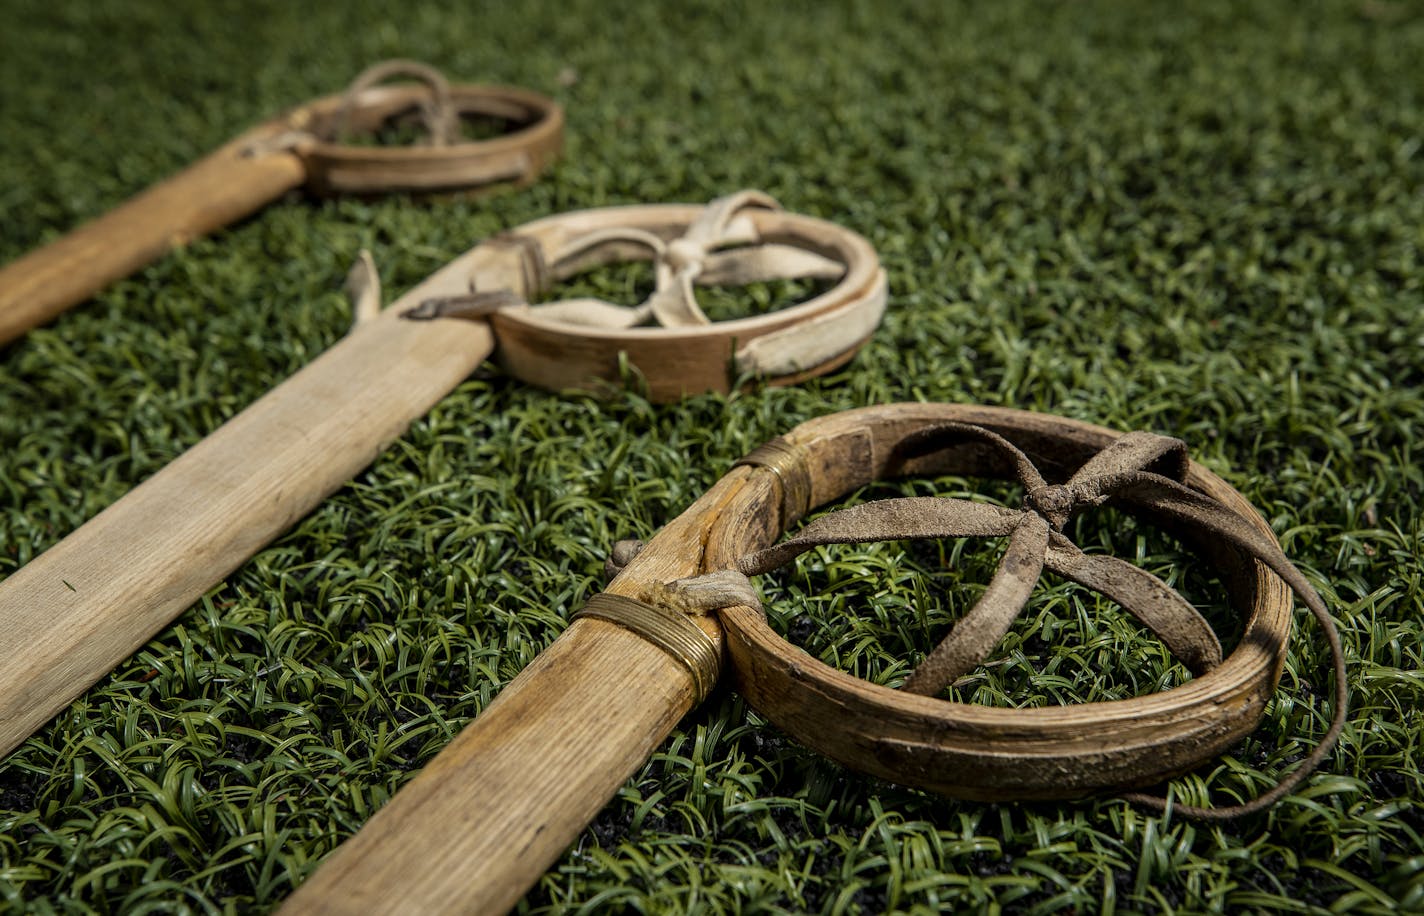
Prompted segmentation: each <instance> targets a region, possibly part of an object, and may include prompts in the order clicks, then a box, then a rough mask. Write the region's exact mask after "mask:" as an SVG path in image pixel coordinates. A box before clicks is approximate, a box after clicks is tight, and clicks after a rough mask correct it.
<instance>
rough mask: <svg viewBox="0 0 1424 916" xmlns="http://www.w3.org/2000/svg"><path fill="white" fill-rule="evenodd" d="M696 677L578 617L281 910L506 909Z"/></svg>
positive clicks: (678, 708) (669, 720)
mask: <svg viewBox="0 0 1424 916" xmlns="http://www.w3.org/2000/svg"><path fill="white" fill-rule="evenodd" d="M690 685H691V680H690V678H689V676H688V674H687V669H685V668H683V667H682V666H681V665H679V664H678V663H676V662H674V661H673V660H672V658H671V657H670V656H668V655H666V654H664V653H663V652H662V650H661V649H658V648H657V647H655V646H653V645H652V644H651V643H649V642H647V641H646V640H644V639H643V638H641V637H639V636H635V635H634V634H632V633H630V632H628V631H627V630H624V629H622V628H621V627H618V626H616V625H614V624H610V623H606V622H604V621H602V620H579V621H575V622H574V624H573V625H572V626H571V627H570V628H569V629H568V631H567V632H565V633H564V635H563V636H561V637H559V639H558V640H556V641H555V642H554V644H553V645H552V646H550V647H549V648H548V649H546V650H545V651H544V652H542V653H541V654H540V655H539V657H538V658H537V659H535V661H534V662H533V663H532V664H530V665H529V667H527V668H525V669H524V671H522V672H521V673H520V675H519V677H517V678H516V679H515V680H514V681H513V682H511V683H510V685H509V686H508V687H507V688H505V690H504V691H503V692H502V693H501V694H500V696H499V699H498V700H497V701H496V702H495V703H493V704H491V706H490V707H489V708H488V709H487V710H485V711H484V712H483V713H482V714H481V715H480V717H479V718H478V719H476V720H475V721H474V723H473V724H472V725H470V726H469V727H467V728H466V729H465V730H464V731H462V732H461V733H460V734H459V735H458V736H456V738H455V740H454V741H453V742H451V744H450V746H449V747H447V748H446V749H445V750H443V751H441V752H440V754H439V756H437V757H436V758H435V760H434V761H433V762H432V763H431V764H430V765H429V766H428V767H426V768H425V769H424V770H422V771H421V773H420V775H418V776H417V777H416V778H415V779H414V780H413V781H412V782H411V783H410V784H409V785H407V786H405V787H404V788H402V789H401V790H400V792H399V793H398V794H397V795H396V796H395V798H393V799H392V800H391V801H390V802H389V803H388V804H387V805H386V806H385V807H384V808H382V809H381V810H380V811H378V812H377V813H376V814H375V816H373V817H372V818H371V820H370V821H369V822H368V823H367V824H366V825H365V826H364V827H362V828H361V830H360V832H359V833H357V834H356V835H355V836H354V837H352V838H351V839H350V840H348V841H347V842H346V843H344V844H342V845H341V846H340V847H339V848H338V849H337V851H336V852H335V853H333V854H332V856H331V858H329V859H328V860H327V861H326V862H325V863H323V865H322V866H321V868H320V869H318V870H317V872H316V873H315V874H314V875H313V876H312V877H311V878H309V879H308V880H307V881H306V883H304V884H303V885H302V886H301V887H299V888H298V889H297V892H296V893H295V894H294V895H293V896H292V897H291V898H290V899H289V900H288V901H287V903H286V905H285V906H284V907H283V908H282V909H281V911H280V912H281V913H282V914H284V916H292V914H302V913H310V914H335V913H342V914H346V913H350V914H368V913H369V914H377V913H422V914H433V913H502V912H505V911H506V910H508V909H509V908H510V907H512V906H514V904H515V903H517V902H518V901H519V898H520V897H522V896H523V895H524V894H525V892H526V891H527V890H528V889H529V888H530V887H531V886H533V884H534V883H535V882H536V881H538V880H539V876H540V875H542V874H544V872H546V871H548V869H549V867H550V866H551V865H553V864H554V862H555V861H557V860H558V858H559V856H560V855H562V854H563V853H564V850H566V849H567V848H568V847H569V844H571V843H572V842H573V841H574V840H575V839H576V838H577V837H578V835H579V833H580V831H582V830H583V829H584V827H585V826H587V824H588V823H589V822H590V821H591V820H593V817H594V815H596V814H597V813H598V811H599V810H600V809H601V808H602V807H603V806H604V805H605V804H607V803H608V799H610V798H611V797H613V795H614V793H616V792H617V791H618V787H619V786H621V785H623V783H624V782H625V781H627V779H628V777H629V776H631V775H632V774H633V773H634V771H636V770H637V769H638V767H640V766H642V765H643V763H644V762H645V761H646V760H647V759H648V757H649V755H651V754H652V752H653V751H654V750H655V749H656V748H657V746H658V745H659V744H660V743H662V740H663V739H664V738H665V737H666V736H667V734H668V733H669V732H670V731H672V728H673V726H674V725H676V724H677V721H678V719H680V718H681V717H682V715H683V714H684V713H686V712H687V710H688V708H689V707H690V706H691V705H692V693H691V688H690Z"/></svg>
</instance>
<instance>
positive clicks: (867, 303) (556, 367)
mask: <svg viewBox="0 0 1424 916" xmlns="http://www.w3.org/2000/svg"><path fill="white" fill-rule="evenodd" d="M702 211H703V208H702V207H700V206H692V205H687V204H654V205H646V206H628V207H606V208H600V209H596V210H583V211H579V212H575V213H567V214H561V215H558V216H550V217H546V218H544V219H540V220H537V221H535V222H532V223H528V224H526V225H523V226H520V227H519V228H517V229H514V230H512V231H511V232H508V233H506V234H505V235H503V236H501V237H499V238H498V239H496V240H493V241H491V242H488V243H486V244H487V245H490V246H492V247H499V248H501V249H502V252H503V256H504V257H509V258H518V259H524V260H525V261H526V262H532V263H529V264H528V266H529V269H527V270H525V271H524V272H523V274H524V276H525V278H526V279H525V282H524V283H523V284H522V285H521V288H520V289H518V290H516V292H518V293H519V294H520V295H521V296H523V297H524V298H526V299H528V300H529V301H536V300H537V299H538V298H540V297H541V296H543V295H545V294H546V293H547V292H548V291H549V289H550V288H551V287H552V285H553V284H554V283H555V282H556V281H560V280H566V279H568V278H569V277H571V276H573V275H575V274H577V273H580V272H582V271H585V270H588V269H590V268H593V267H596V266H599V265H602V264H609V263H614V262H618V261H631V260H639V259H643V260H646V259H647V258H648V257H649V253H648V251H647V250H646V249H644V248H641V247H639V246H636V245H629V244H626V243H621V242H614V243H610V244H606V245H602V246H600V247H598V248H595V249H593V250H591V251H590V252H588V253H587V255H585V256H583V257H580V258H578V259H576V260H574V261H571V262H570V263H568V264H566V265H563V266H561V267H559V268H558V269H554V270H546V269H545V268H544V265H548V264H553V263H554V259H555V255H556V253H557V252H558V251H560V250H561V249H562V248H563V247H564V245H565V244H567V243H568V242H569V241H571V240H573V239H576V238H578V237H580V236H585V235H588V234H590V233H594V232H599V231H602V230H605V229H612V228H619V229H629V228H632V229H641V230H644V231H646V232H649V233H652V234H653V235H656V236H657V237H659V238H661V239H663V240H664V241H666V240H669V239H673V238H676V237H677V236H679V235H681V234H682V232H683V231H685V230H686V229H687V227H688V226H689V225H691V224H692V222H693V221H694V220H695V219H696V218H697V217H698V216H699V215H700V214H701V213H702ZM742 218H745V219H748V220H750V221H751V223H752V224H753V225H754V226H755V228H756V230H757V232H758V233H759V235H760V236H761V240H762V241H763V242H769V243H779V244H785V245H791V246H795V247H798V248H802V249H806V250H809V251H812V252H815V253H816V254H819V255H822V256H823V257H826V258H829V259H831V260H833V261H836V262H839V263H840V264H843V265H844V266H845V273H844V275H843V276H842V277H841V278H840V280H839V281H837V282H836V284H835V286H834V287H832V288H831V289H829V290H826V291H825V292H823V293H821V294H820V295H818V296H815V297H813V298H811V299H809V300H807V301H805V302H800V303H797V304H795V305H792V306H789V307H787V308H784V309H780V310H778V311H774V312H769V313H766V314H762V315H755V316H752V317H748V318H737V319H733V320H730V321H720V322H716V323H713V324H709V325H700V326H695V327H675V328H664V327H635V328H621V329H607V328H597V327H590V326H587V325H576V324H571V323H567V322H564V321H556V320H552V319H549V318H544V317H541V316H540V315H539V314H538V311H537V310H535V309H525V308H508V309H502V310H500V311H497V312H495V313H494V314H493V315H492V316H491V317H490V322H491V324H492V325H493V327H494V330H495V335H496V336H497V337H498V339H499V349H498V352H497V356H498V359H499V361H500V363H501V365H503V366H504V368H505V369H506V370H507V371H508V372H509V373H510V374H511V375H513V376H515V377H516V378H519V379H520V380H521V381H524V382H528V383H529V384H532V385H537V386H539V387H541V388H547V389H551V390H561V389H568V388H591V389H598V388H600V387H606V386H607V384H608V383H611V382H616V381H618V379H619V375H620V371H621V363H622V361H623V360H624V359H626V361H627V362H628V363H630V364H631V365H632V366H633V367H635V368H636V369H637V370H638V371H639V372H641V373H642V375H643V376H644V378H645V379H646V380H647V385H648V395H649V397H650V398H651V399H652V400H654V401H657V402H660V403H666V402H670V401H675V400H677V399H679V398H682V397H685V396H687V395H689V394H699V393H702V392H707V391H718V392H728V391H730V390H732V388H733V387H734V386H735V385H736V384H737V383H738V382H739V380H740V379H739V377H740V376H741V374H742V372H743V371H744V370H742V369H741V368H739V360H740V358H741V357H742V356H743V355H744V354H745V353H747V352H748V347H749V345H754V342H756V341H759V340H762V341H764V340H765V339H767V338H769V337H770V336H771V335H775V334H776V333H778V332H786V333H788V334H790V333H798V331H799V330H800V329H805V328H807V327H808V326H810V325H813V324H817V323H820V324H827V323H832V322H844V323H845V324H843V326H844V327H849V328H852V329H853V331H854V332H853V333H852V334H851V335H850V336H849V337H848V338H846V339H845V340H844V342H843V343H841V344H838V345H836V346H834V347H832V348H830V350H828V351H826V352H824V353H821V354H820V355H818V356H816V357H814V358H813V359H812V360H811V361H808V362H805V363H804V364H800V365H796V366H791V367H788V371H782V372H777V373H775V374H771V375H768V376H765V377H763V379H762V380H763V381H765V382H767V383H769V384H773V385H789V384H794V383H796V382H799V381H802V380H804V379H807V378H810V377H812V376H816V375H822V374H824V373H827V372H830V371H832V370H834V369H836V368H838V367H839V366H841V365H843V364H844V363H846V362H848V361H849V360H850V359H851V357H853V356H854V355H855V353H856V351H857V350H859V349H860V347H861V346H862V345H863V344H864V343H865V342H866V341H867V340H868V339H869V338H870V335H871V334H872V333H873V332H874V329H875V327H876V326H877V325H878V324H879V321H880V317H881V315H882V314H883V313H884V309H885V272H884V271H883V270H882V269H881V267H880V260H879V258H878V257H877V256H876V254H875V250H874V249H873V248H872V247H871V246H870V243H869V242H868V241H866V240H865V239H864V238H863V237H862V236H860V235H858V234H857V233H855V232H852V231H851V230H849V229H846V228H844V227H842V226H837V225H836V224H834V223H830V222H826V221H825V220H820V219H815V218H813V217H809V216H801V215H798V214H795V213H787V212H785V211H781V210H758V211H755V212H751V213H748V214H746V215H745V217H742ZM530 243H533V246H537V247H531V245H530Z"/></svg>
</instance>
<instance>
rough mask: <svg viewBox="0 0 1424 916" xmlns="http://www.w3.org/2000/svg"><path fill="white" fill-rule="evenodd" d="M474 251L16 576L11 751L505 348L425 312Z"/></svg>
mask: <svg viewBox="0 0 1424 916" xmlns="http://www.w3.org/2000/svg"><path fill="white" fill-rule="evenodd" d="M470 266H471V262H470V256H467V257H466V258H465V259H462V260H461V261H457V262H455V264H452V265H450V267H447V268H446V269H445V270H443V271H441V272H440V273H437V274H436V275H435V276H434V277H432V278H431V279H429V280H427V281H426V282H425V283H423V284H421V285H420V286H419V287H417V288H416V289H415V290H414V291H412V292H411V293H410V294H408V295H407V296H406V297H404V298H403V299H402V301H401V302H400V303H397V304H396V305H393V306H392V307H391V308H389V309H387V310H386V312H385V313H384V314H382V315H381V316H380V317H378V318H376V319H374V320H372V321H370V322H369V323H366V324H363V325H361V326H359V327H358V328H357V329H356V330H355V331H353V332H352V333H351V334H350V335H349V336H348V337H347V338H346V339H345V340H343V341H341V342H340V343H338V344H337V345H336V346H334V347H332V348H331V349H330V350H328V351H327V352H326V353H324V354H322V355H321V356H320V357H319V358H317V359H316V360H314V361H313V362H312V363H311V365H309V366H307V367H306V368H304V369H302V370H301V371H300V372H298V373H297V374H296V375H294V376H292V377H291V378H290V379H288V380H287V381H286V382H284V383H283V384H281V385H279V386H278V387H277V388H275V389H273V390H272V391H271V392H269V393H268V394H267V395H266V396H264V397H263V398H261V399H260V400H258V401H257V402H256V403H255V404H253V405H252V406H251V407H249V408H247V409H246V410H244V411H243V412H242V413H240V414H238V415H237V416H236V417H234V418H233V419H232V420H230V421H228V422H227V423H226V424H224V425H223V426H222V427H221V428H220V429H218V430H217V431H216V432H214V433H213V434H212V435H210V436H208V437H207V438H206V439H204V440H203V441H202V442H200V443H198V444H197V445H196V446H194V447H193V448H192V449H190V450H188V451H187V452H185V453H184V454H183V455H181V456H179V457H178V458H177V459H175V460H174V461H173V462H172V463H171V464H169V465H168V466H167V467H165V468H163V470H161V471H159V472H158V473H157V474H155V475H154V476H153V477H151V478H149V479H148V480H147V481H145V482H144V483H143V484H141V485H140V486H138V487H136V488H135V489H134V490H133V491H131V492H130V493H129V494H128V495H126V496H124V497H123V498H122V499H121V500H119V501H118V502H116V503H115V504H114V505H112V506H110V507H109V508H108V509H106V510H104V511H103V512H102V513H100V514H99V515H98V516H96V517H95V518H94V519H92V520H91V521H89V522H88V523H86V524H85V525H83V526H82V527H81V528H79V529H78V530H77V531H75V532H74V533H73V534H71V535H70V536H69V537H67V538H65V539H64V540H63V541H61V542H60V543H59V544H57V545H55V546H54V547H52V548H51V549H50V550H48V551H46V552H45V553H43V554H41V555H40V556H39V557H36V558H35V559H34V560H33V561H31V562H30V563H29V564H27V565H26V566H25V567H24V568H22V569H20V570H19V571H18V572H16V573H15V574H14V575H12V576H10V578H9V579H7V580H5V581H4V582H0V754H3V753H8V752H9V751H10V750H11V749H12V748H13V747H14V746H15V745H16V744H18V743H19V742H20V741H22V740H24V739H25V738H26V737H27V736H28V735H29V734H30V733H31V732H32V731H34V729H35V728H37V727H39V726H40V725H41V724H43V723H44V722H45V721H47V720H48V719H49V718H50V717H51V716H53V715H54V714H55V713H57V712H59V711H60V710H61V709H63V708H64V707H65V705H67V704H68V703H69V702H70V701H71V700H73V699H74V698H75V697H76V696H78V695H79V694H80V693H81V692H82V691H83V690H84V689H85V688H87V687H88V686H89V685H91V684H93V683H94V682H95V681H96V680H98V679H99V678H100V677H101V676H103V675H104V674H105V673H106V672H108V671H109V670H110V669H111V668H113V666H114V665H116V664H118V663H119V662H120V661H122V660H123V659H125V658H127V657H128V656H129V655H130V654H132V653H133V652H134V650H136V649H137V648H138V647H139V646H141V645H143V643H144V642H145V641H146V640H147V639H149V638H150V637H151V636H152V635H153V634H154V633H156V632H157V631H158V630H160V629H161V628H162V627H163V626H165V625H166V624H168V623H169V622H170V621H172V620H173V619H174V618H175V617H177V616H178V614H180V613H181V612H182V611H183V610H184V609H185V608H187V607H188V606H189V605H191V604H192V603H193V602H194V601H195V600H197V599H198V598H199V597H201V596H202V594H203V592H204V591H206V590H207V589H208V588H210V587H211V586H213V585H214V584H216V583H217V582H219V581H221V580H222V578H223V577H224V576H225V575H227V574H228V573H229V572H231V571H232V570H233V569H235V568H236V567H237V566H238V565H240V564H241V563H242V562H243V561H244V560H246V559H247V558H248V557H250V556H251V555H252V554H253V553H255V552H256V551H257V550H259V549H260V548H261V547H263V546H264V545H265V544H267V543H268V542H269V541H271V540H272V539H273V538H274V537H276V536H277V535H278V534H280V533H281V532H282V531H284V530H285V529H286V528H288V527H290V526H291V525H292V524H293V523H294V522H296V521H297V520H298V519H300V518H301V517H302V516H303V515H305V514H306V513H307V512H308V511H310V510H311V508H312V507H313V506H315V505H316V504H317V503H318V502H320V501H321V499H322V498H324V497H325V496H326V495H328V494H329V493H331V492H332V491H333V490H335V489H337V488H338V487H340V486H341V485H342V484H343V483H345V482H346V481H348V480H349V479H351V478H352V477H353V476H354V475H355V474H356V473H358V472H359V471H360V470H361V469H362V468H364V467H366V465H368V464H370V462H371V461H372V460H373V459H374V458H375V456H376V455H377V453H379V452H380V450H381V449H382V447H383V446H385V445H386V444H388V443H389V442H390V441H391V440H393V439H395V438H396V437H397V436H399V435H400V434H401V433H402V432H404V431H405V429H406V427H407V426H408V425H409V424H410V422H411V421H412V420H414V419H416V418H417V417H419V416H421V415H422V414H424V413H425V412H426V411H427V410H429V409H430V408H431V407H432V406H433V405H434V404H435V403H436V402H437V401H439V400H440V399H441V398H442V397H444V396H445V395H446V394H447V393H448V392H449V391H450V390H451V389H453V388H454V387H455V386H456V385H457V384H459V383H460V382H461V381H462V380H463V379H465V378H466V377H467V376H468V375H469V373H470V372H471V371H472V370H473V369H474V368H475V367H476V366H478V365H479V363H480V362H481V361H482V360H483V359H484V358H485V357H486V356H487V355H488V354H489V352H490V350H491V349H492V347H493V336H492V333H491V331H490V329H489V327H488V326H487V325H486V324H484V323H482V322H466V321H461V320H458V319H444V320H438V321H429V322H422V321H409V320H405V319H402V318H400V317H399V316H398V314H397V312H398V311H400V310H403V309H404V308H405V307H406V306H407V305H413V304H415V302H417V301H419V300H420V299H421V298H423V297H425V296H432V295H450V294H453V293H457V292H462V291H464V290H465V289H466V288H467V285H468V282H469V277H470V273H471V271H470Z"/></svg>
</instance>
